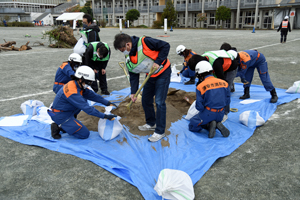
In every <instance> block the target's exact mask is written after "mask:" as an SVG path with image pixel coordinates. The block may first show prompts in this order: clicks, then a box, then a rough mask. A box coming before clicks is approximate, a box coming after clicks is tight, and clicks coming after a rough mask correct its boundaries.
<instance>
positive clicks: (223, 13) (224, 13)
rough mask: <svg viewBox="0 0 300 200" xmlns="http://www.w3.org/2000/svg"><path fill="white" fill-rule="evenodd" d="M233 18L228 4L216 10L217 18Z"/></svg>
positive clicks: (223, 19)
mask: <svg viewBox="0 0 300 200" xmlns="http://www.w3.org/2000/svg"><path fill="white" fill-rule="evenodd" d="M230 18H231V10H230V8H227V7H226V6H220V7H219V8H218V9H217V11H216V20H222V21H226V20H227V19H230Z"/></svg>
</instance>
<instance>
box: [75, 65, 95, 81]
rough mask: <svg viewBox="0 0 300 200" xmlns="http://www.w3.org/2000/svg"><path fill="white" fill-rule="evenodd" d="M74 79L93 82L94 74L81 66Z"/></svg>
mask: <svg viewBox="0 0 300 200" xmlns="http://www.w3.org/2000/svg"><path fill="white" fill-rule="evenodd" d="M75 77H76V78H83V79H84V80H88V81H95V72H94V70H92V68H90V67H89V66H86V65H82V66H80V67H79V68H78V69H77V70H76V72H75Z"/></svg>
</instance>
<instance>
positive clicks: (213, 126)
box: [208, 121, 217, 138]
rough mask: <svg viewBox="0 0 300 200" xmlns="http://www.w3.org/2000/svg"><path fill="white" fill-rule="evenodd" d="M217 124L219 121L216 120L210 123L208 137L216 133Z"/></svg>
mask: <svg viewBox="0 0 300 200" xmlns="http://www.w3.org/2000/svg"><path fill="white" fill-rule="evenodd" d="M216 126H217V122H216V121H211V122H210V123H209V134H208V138H213V137H215V135H216Z"/></svg>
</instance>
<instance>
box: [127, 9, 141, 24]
mask: <svg viewBox="0 0 300 200" xmlns="http://www.w3.org/2000/svg"><path fill="white" fill-rule="evenodd" d="M139 17H140V12H139V11H138V10H137V9H131V10H128V12H127V13H126V19H127V20H129V22H133V21H134V20H137V19H138V18H139ZM128 25H129V24H128Z"/></svg>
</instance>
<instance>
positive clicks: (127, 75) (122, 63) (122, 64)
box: [119, 62, 142, 99]
mask: <svg viewBox="0 0 300 200" xmlns="http://www.w3.org/2000/svg"><path fill="white" fill-rule="evenodd" d="M119 65H120V67H121V68H122V69H123V71H124V73H125V76H126V77H127V80H128V83H129V87H131V85H130V78H129V74H128V73H127V70H126V68H125V62H119ZM137 98H138V99H141V98H142V96H141V95H140V94H139V95H138V97H137Z"/></svg>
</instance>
